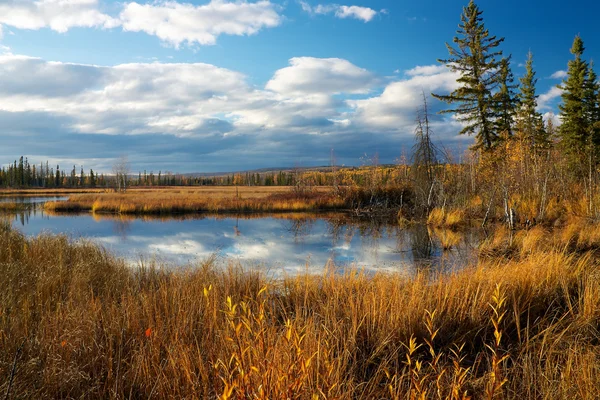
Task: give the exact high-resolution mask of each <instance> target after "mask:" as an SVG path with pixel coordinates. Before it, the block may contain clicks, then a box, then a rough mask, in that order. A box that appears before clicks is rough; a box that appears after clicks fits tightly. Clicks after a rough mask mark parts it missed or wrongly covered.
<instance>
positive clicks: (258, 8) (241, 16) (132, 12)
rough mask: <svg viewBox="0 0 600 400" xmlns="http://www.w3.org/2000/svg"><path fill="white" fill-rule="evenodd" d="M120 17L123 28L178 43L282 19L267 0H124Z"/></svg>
mask: <svg viewBox="0 0 600 400" xmlns="http://www.w3.org/2000/svg"><path fill="white" fill-rule="evenodd" d="M119 18H120V20H121V23H122V26H123V30H125V31H133V32H145V33H147V34H149V35H155V36H157V37H158V38H160V39H161V40H163V41H165V42H166V43H169V44H171V45H173V46H175V47H178V46H180V45H181V44H182V43H188V44H190V45H192V44H199V45H213V44H215V42H216V40H217V37H218V36H220V35H222V34H227V35H238V36H242V35H253V34H255V33H257V32H258V31H260V30H261V29H263V28H271V27H275V26H278V25H279V24H280V23H281V21H282V17H281V16H280V15H279V14H278V12H277V10H276V6H275V5H274V4H273V3H271V2H270V1H268V0H261V1H258V2H256V3H248V2H246V1H237V2H228V1H224V0H211V2H210V3H208V4H205V5H201V6H195V5H193V4H189V3H185V4H182V3H177V2H175V1H164V2H158V3H150V4H139V3H136V2H132V3H128V4H125V6H124V9H123V11H121V14H120V16H119Z"/></svg>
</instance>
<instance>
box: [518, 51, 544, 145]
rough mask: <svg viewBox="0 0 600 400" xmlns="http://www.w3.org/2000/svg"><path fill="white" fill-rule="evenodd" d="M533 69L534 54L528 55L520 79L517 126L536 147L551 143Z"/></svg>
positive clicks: (530, 143)
mask: <svg viewBox="0 0 600 400" xmlns="http://www.w3.org/2000/svg"><path fill="white" fill-rule="evenodd" d="M535 75H536V74H535V71H534V70H533V54H532V53H531V52H529V53H528V55H527V62H526V63H525V75H523V77H521V78H520V79H519V82H520V86H519V95H518V98H519V107H518V111H517V126H518V129H519V133H520V134H521V135H522V136H523V137H524V138H525V139H526V141H527V142H528V143H529V145H530V146H532V147H534V148H540V147H542V148H543V147H546V146H547V145H548V144H549V143H550V139H549V136H548V132H547V130H546V129H544V121H543V118H542V114H540V113H539V112H537V106H538V104H537V98H538V95H537V94H536V90H535V86H536V84H537V78H536V77H535Z"/></svg>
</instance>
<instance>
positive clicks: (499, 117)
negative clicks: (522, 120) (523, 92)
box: [494, 58, 517, 138]
mask: <svg viewBox="0 0 600 400" xmlns="http://www.w3.org/2000/svg"><path fill="white" fill-rule="evenodd" d="M514 80H515V78H514V75H513V73H512V70H511V69H510V60H509V59H507V58H503V59H502V60H501V61H500V71H499V74H498V83H499V84H500V87H499V89H498V92H496V94H495V95H494V107H495V114H496V121H495V129H496V132H497V134H498V135H500V136H501V137H502V136H506V137H507V138H509V137H511V136H512V134H513V125H514V121H515V112H516V108H517V96H516V94H515V89H516V88H517V85H515V84H514Z"/></svg>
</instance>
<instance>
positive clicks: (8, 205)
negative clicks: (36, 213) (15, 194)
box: [0, 201, 32, 213]
mask: <svg viewBox="0 0 600 400" xmlns="http://www.w3.org/2000/svg"><path fill="white" fill-rule="evenodd" d="M31 206H32V205H31V204H28V203H16V202H12V201H11V202H0V212H10V213H14V212H20V211H26V210H29V209H30V208H31Z"/></svg>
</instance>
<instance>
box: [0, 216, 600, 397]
mask: <svg viewBox="0 0 600 400" xmlns="http://www.w3.org/2000/svg"><path fill="white" fill-rule="evenodd" d="M598 246H600V229H599V227H598V226H597V225H590V224H588V223H586V222H585V221H573V222H572V223H571V224H570V225H569V226H567V227H566V228H564V229H563V230H562V231H560V232H555V234H552V235H550V234H549V232H547V231H546V230H544V229H543V228H540V227H536V228H534V229H531V230H529V231H522V232H517V233H516V234H514V235H513V234H511V233H510V232H508V231H507V230H504V229H500V230H498V231H497V232H496V233H495V234H494V235H492V236H491V238H490V239H489V240H488V241H487V242H485V243H484V244H483V245H482V251H483V252H484V253H485V255H484V256H482V257H481V259H480V261H479V262H478V263H477V264H476V265H472V266H470V267H468V268H466V269H465V270H462V271H457V272H454V273H450V274H437V273H435V272H432V271H430V272H427V271H423V272H418V273H417V274H416V275H414V276H411V277H407V276H406V275H401V274H398V275H395V274H378V275H375V276H367V275H364V274H362V273H360V272H359V271H357V272H347V273H346V274H343V275H339V274H334V273H331V274H328V273H326V274H324V275H321V276H298V277H290V278H286V279H284V280H281V281H269V280H267V279H265V278H264V277H262V276H261V275H260V274H259V273H256V272H251V271H243V270H242V269H240V268H239V267H237V266H235V265H229V267H227V268H221V267H219V266H217V265H216V264H215V263H214V261H213V260H206V261H205V262H202V263H199V264H198V265H194V266H192V268H183V269H177V270H165V269H161V268H160V266H159V265H146V266H143V267H140V268H135V269H132V268H130V267H128V266H127V265H126V264H125V262H124V261H122V260H119V259H116V258H115V257H113V256H111V255H110V254H107V253H106V252H105V251H103V250H102V249H101V248H99V247H97V246H95V245H92V244H89V243H80V244H74V243H70V242H69V240H68V239H67V238H66V237H63V236H50V235H42V236H39V237H37V238H26V237H24V236H22V235H21V234H19V233H17V232H16V231H14V230H12V229H11V228H10V227H9V226H8V225H2V226H0V249H2V251H1V252H0V276H2V279H0V393H2V394H3V395H5V396H6V398H36V397H38V398H125V397H127V398H221V399H228V398H235V399H248V398H256V399H282V398H286V399H355V398H369V399H371V398H373V399H384V398H386V399H387V398H393V399H400V398H402V399H404V398H406V399H413V398H414V399H419V398H434V399H467V398H472V399H480V398H483V399H493V398H505V399H550V398H552V399H574V398H577V399H597V398H599V396H600V389H599V388H600V363H599V360H600V333H599V331H598V328H599V322H598V321H599V320H600V275H599V274H598V272H597V271H598V261H597V258H596V257H595V256H593V253H590V252H584V251H594V252H595V251H597V249H598V248H599V247H598ZM274 261H276V260H274Z"/></svg>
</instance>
